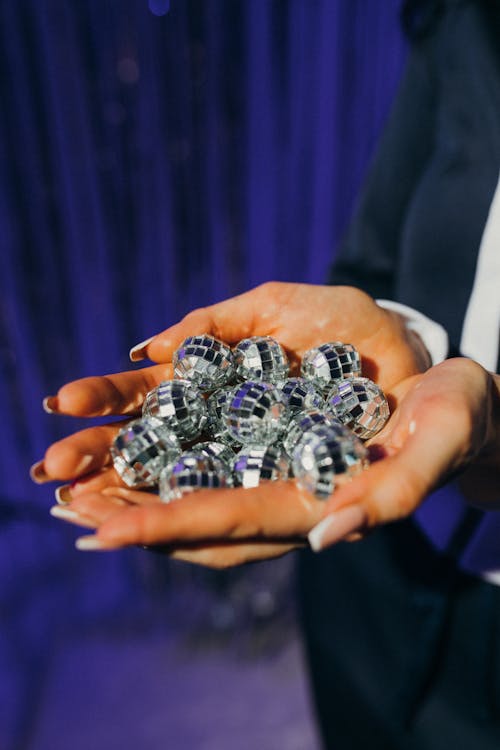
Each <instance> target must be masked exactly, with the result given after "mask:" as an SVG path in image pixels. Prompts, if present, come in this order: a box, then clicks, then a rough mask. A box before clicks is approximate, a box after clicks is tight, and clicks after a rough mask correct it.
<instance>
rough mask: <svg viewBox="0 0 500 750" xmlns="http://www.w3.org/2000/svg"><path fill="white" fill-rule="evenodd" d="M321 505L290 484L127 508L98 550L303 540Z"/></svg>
mask: <svg viewBox="0 0 500 750" xmlns="http://www.w3.org/2000/svg"><path fill="white" fill-rule="evenodd" d="M323 506H324V503H321V502H319V501H318V500H316V499H315V498H313V497H312V496H310V495H308V494H307V493H305V492H303V491H302V490H300V489H299V488H298V487H297V486H296V485H295V483H293V482H276V483H273V486H272V488H270V487H269V486H267V487H266V486H265V485H261V486H259V487H257V488H255V489H253V490H247V489H244V488H238V489H228V490H208V491H199V492H196V493H193V494H192V495H190V496H184V497H183V498H182V499H181V500H179V501H175V502H172V503H168V504H152V505H149V506H141V507H135V508H130V509H127V510H125V511H123V512H122V513H118V514H116V515H115V516H113V517H112V518H110V519H109V520H108V521H106V522H105V523H104V524H103V525H102V526H101V527H100V528H99V531H98V535H97V536H98V541H99V543H100V544H101V547H102V548H109V549H113V548H116V547H122V546H125V545H129V544H147V545H151V544H179V543H181V542H183V541H184V542H188V543H191V542H196V543H199V542H201V541H204V540H210V541H214V540H221V539H224V540H227V539H248V538H250V539H260V538H267V537H272V538H273V539H278V538H283V537H284V538H289V537H296V536H305V534H307V531H308V530H309V529H310V528H311V526H313V525H314V524H315V523H317V521H318V520H319V519H320V518H321V517H322V515H323Z"/></svg>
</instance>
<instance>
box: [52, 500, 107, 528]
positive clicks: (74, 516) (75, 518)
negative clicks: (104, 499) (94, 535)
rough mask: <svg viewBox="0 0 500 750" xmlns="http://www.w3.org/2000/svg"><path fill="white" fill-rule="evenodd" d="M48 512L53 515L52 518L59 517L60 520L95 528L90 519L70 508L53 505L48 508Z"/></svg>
mask: <svg viewBox="0 0 500 750" xmlns="http://www.w3.org/2000/svg"><path fill="white" fill-rule="evenodd" d="M49 513H50V515H51V516H54V518H59V519H60V520H62V521H69V522H70V523H76V524H78V526H85V528H87V529H95V527H96V525H97V524H96V523H95V522H94V521H92V519H90V518H87V517H86V516H82V515H80V513H77V512H76V511H74V510H71V509H70V508H61V506H60V505H54V506H53V507H52V508H51V509H50V510H49Z"/></svg>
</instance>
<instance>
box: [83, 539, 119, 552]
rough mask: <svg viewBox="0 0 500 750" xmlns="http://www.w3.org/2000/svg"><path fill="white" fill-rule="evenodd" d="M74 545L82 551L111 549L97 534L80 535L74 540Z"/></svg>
mask: <svg viewBox="0 0 500 750" xmlns="http://www.w3.org/2000/svg"><path fill="white" fill-rule="evenodd" d="M75 547H76V548H77V549H80V550H82V551H84V552H87V551H88V552H90V551H93V550H101V549H111V547H107V546H106V545H105V544H104V542H102V541H101V540H100V539H99V538H98V537H97V536H94V535H92V536H80V537H78V539H77V540H76V542H75Z"/></svg>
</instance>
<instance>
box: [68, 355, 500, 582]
mask: <svg viewBox="0 0 500 750" xmlns="http://www.w3.org/2000/svg"><path fill="white" fill-rule="evenodd" d="M499 381H500V379H499V378H497V379H496V380H495V379H494V377H493V376H491V375H490V374H489V373H487V372H486V371H485V370H483V368H481V367H480V366H479V365H477V364H475V363H474V362H471V361H470V360H466V359H456V360H449V361H447V362H444V363H443V364H441V365H438V366H436V367H434V368H432V369H431V370H429V371H428V372H427V373H425V374H424V375H417V376H412V377H410V378H408V379H406V380H405V381H403V382H402V383H400V384H399V385H398V386H397V387H396V388H395V402H396V408H395V411H394V413H393V414H392V416H391V419H390V420H389V422H388V423H387V425H386V427H385V428H384V429H383V430H382V431H381V432H380V433H379V434H378V435H377V436H376V437H375V438H373V439H372V440H371V441H369V442H370V445H371V448H372V451H374V452H375V451H376V452H377V453H379V454H380V455H382V456H383V458H382V459H381V460H379V461H376V462H374V463H373V464H372V465H371V466H370V467H369V468H368V469H367V470H366V471H365V472H363V473H362V474H361V475H359V476H357V477H355V478H354V479H352V480H351V481H346V482H341V483H340V485H339V487H338V489H336V491H335V492H334V494H333V495H332V497H331V499H330V500H329V501H328V502H326V503H325V502H322V501H319V500H317V499H315V498H314V497H312V496H311V495H309V494H308V493H306V492H305V491H303V490H301V489H300V488H299V487H298V486H297V485H296V484H295V483H294V482H279V483H273V485H269V484H267V485H266V484H265V483H263V484H261V485H260V486H259V487H257V488H256V489H253V490H246V489H242V488H239V489H237V490H220V491H216V490H208V491H200V492H197V493H194V494H193V495H190V496H186V497H184V498H182V499H181V500H179V501H175V502H173V503H170V504H166V505H165V504H162V503H160V502H159V499H158V497H157V496H156V495H152V494H150V493H146V492H140V491H134V490H130V489H126V488H120V487H116V486H115V487H111V486H106V487H104V488H102V489H101V490H98V489H96V487H97V485H96V484H95V482H96V479H92V480H89V484H91V485H92V486H90V487H89V486H88V485H87V486H86V487H85V486H83V485H82V486H79V488H78V490H77V492H76V496H75V499H74V500H73V501H72V502H71V505H70V506H69V511H70V513H73V514H76V515H75V517H74V518H69V519H68V520H74V521H75V522H80V523H82V522H83V524H84V525H86V524H87V525H89V526H95V527H96V528H97V533H96V535H95V536H91V537H84V541H83V542H81V544H82V545H83V546H82V548H83V549H116V548H119V547H122V546H125V545H129V544H147V545H156V544H162V545H164V546H165V551H167V552H169V553H170V554H171V556H172V557H175V558H178V559H183V560H188V561H190V562H196V563H201V564H204V565H209V566H211V567H226V566H228V565H235V564H238V563H242V562H248V561H250V560H257V559H263V558H269V557H274V556H277V555H280V554H284V553H285V552H287V551H289V550H291V549H293V548H295V547H298V546H301V545H303V544H304V543H305V539H306V536H307V535H308V534H309V541H310V542H311V545H312V546H313V548H314V549H316V550H319V549H322V548H324V547H325V546H329V545H330V544H333V543H334V542H337V541H340V540H342V539H354V538H357V537H358V536H359V535H363V534H364V533H366V531H367V530H369V529H370V528H373V527H375V526H376V525H378V524H380V523H386V522H389V521H394V520H397V519H399V518H403V517H405V516H407V515H409V514H410V513H411V512H412V511H413V510H415V508H416V507H417V506H418V505H419V503H420V502H421V501H422V500H423V499H424V498H425V497H426V495H427V494H428V493H429V492H430V491H432V489H434V488H435V487H436V486H437V485H439V484H441V483H443V482H445V481H446V480H447V479H448V478H449V477H450V476H451V475H453V474H454V473H456V472H457V471H459V470H463V469H464V468H466V467H467V466H469V467H470V469H469V470H470V471H473V470H474V469H477V468H478V467H479V466H480V465H482V466H485V465H490V466H491V467H495V466H496V472H497V476H496V482H494V483H493V485H492V488H493V487H495V488H497V487H498V478H499V475H500V460H499V456H500V437H499V435H500V426H499V425H500V414H499V407H498V404H499V402H500V397H499V395H500V382H499ZM464 476H466V475H464ZM92 483H94V484H92ZM484 501H485V503H486V504H487V507H490V508H495V507H496V508H498V507H500V497H498V495H497V496H496V502H493V501H492V500H491V499H488V497H485V500H484ZM64 510H66V509H64ZM320 521H321V523H319V524H318V522H320ZM313 527H315V528H313ZM311 529H313V530H312V531H311Z"/></svg>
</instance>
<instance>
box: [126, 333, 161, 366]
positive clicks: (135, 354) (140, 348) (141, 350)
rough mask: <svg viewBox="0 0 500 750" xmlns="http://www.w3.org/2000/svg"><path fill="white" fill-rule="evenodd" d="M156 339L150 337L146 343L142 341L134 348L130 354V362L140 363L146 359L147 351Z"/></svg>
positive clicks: (145, 340)
mask: <svg viewBox="0 0 500 750" xmlns="http://www.w3.org/2000/svg"><path fill="white" fill-rule="evenodd" d="M154 338H156V337H155V336H150V337H149V338H148V339H144V341H141V342H140V343H139V344H136V345H135V346H133V347H132V349H131V350H130V351H129V353H128V356H129V359H130V361H131V362H140V361H141V360H142V359H145V358H146V349H147V348H148V344H150V343H151V342H152V341H153V339H154Z"/></svg>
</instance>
